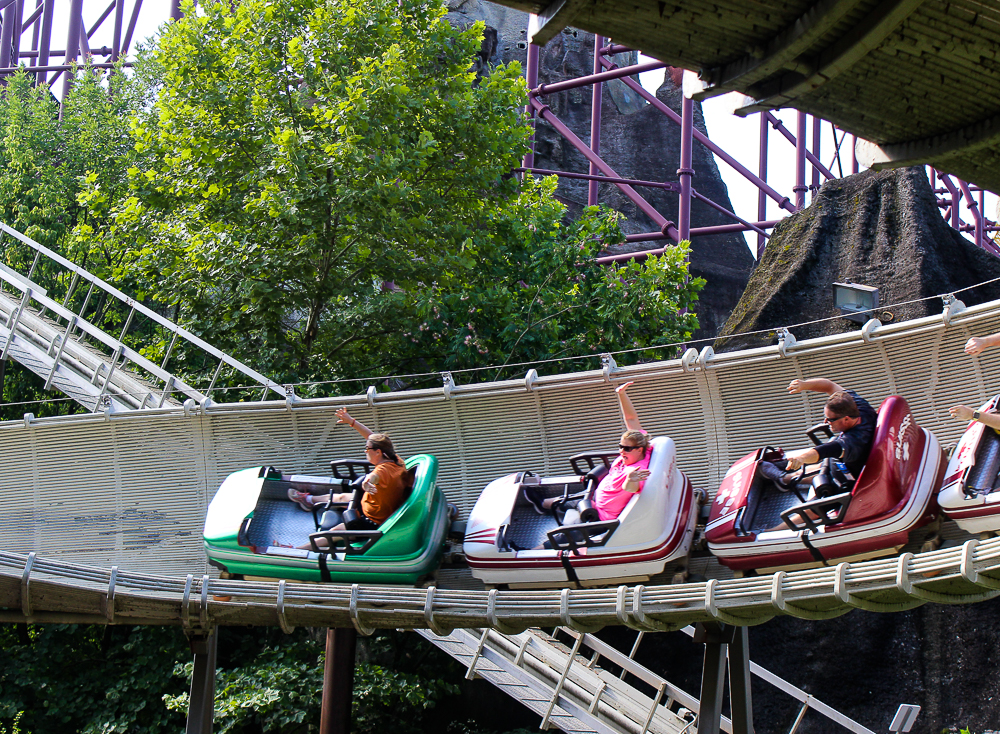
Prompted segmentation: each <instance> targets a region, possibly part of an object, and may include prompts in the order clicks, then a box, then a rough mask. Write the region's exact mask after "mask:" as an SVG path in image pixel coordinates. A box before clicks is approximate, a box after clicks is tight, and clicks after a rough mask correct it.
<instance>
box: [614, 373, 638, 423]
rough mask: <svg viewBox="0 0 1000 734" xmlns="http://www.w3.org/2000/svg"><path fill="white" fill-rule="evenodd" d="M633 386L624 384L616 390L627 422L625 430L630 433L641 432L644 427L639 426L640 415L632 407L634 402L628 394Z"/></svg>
mask: <svg viewBox="0 0 1000 734" xmlns="http://www.w3.org/2000/svg"><path fill="white" fill-rule="evenodd" d="M632 384H634V383H632V382H625V383H622V384H621V385H619V386H618V387H616V388H615V392H616V393H617V394H618V403H619V404H620V405H621V406H622V420H624V421H625V428H626V429H628V430H630V431H641V430H642V426H641V425H640V424H639V414H638V413H636V412H635V406H634V405H632V401H631V400H630V399H629V396H628V393H627V392H626V391H627V390H628V388H629V385H632Z"/></svg>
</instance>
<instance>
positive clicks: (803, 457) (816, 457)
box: [761, 377, 877, 486]
mask: <svg viewBox="0 0 1000 734" xmlns="http://www.w3.org/2000/svg"><path fill="white" fill-rule="evenodd" d="M806 390H811V391H813V392H822V393H826V394H827V395H829V396H830V398H829V399H828V400H827V401H826V405H825V406H823V420H824V421H825V422H826V424H827V425H828V426H830V429H831V430H832V431H834V432H835V433H836V435H835V436H834V437H833V439H831V440H830V441H828V442H827V443H824V444H822V445H820V446H813V447H812V448H808V449H803V450H802V451H796V452H791V453H788V454H785V462H786V463H785V468H784V472H781V470H780V469H778V468H777V467H774V470H777V471H774V470H770V469H769V468H768V467H765V466H764V465H763V464H762V467H761V468H762V470H763V471H764V474H765V476H767V477H768V478H770V479H774V480H775V481H777V482H779V483H780V484H784V485H786V486H788V485H790V484H791V483H792V482H793V481H794V479H793V477H792V476H790V475H791V474H792V473H793V472H796V471H797V470H798V469H800V468H801V467H802V466H804V465H805V464H815V463H817V462H819V461H821V460H822V459H829V458H834V459H839V460H841V461H843V462H844V463H845V464H846V465H847V468H848V470H849V471H850V472H851V474H853V475H854V476H855V477H857V476H858V475H859V474H860V473H861V470H862V469H863V468H864V465H865V462H866V461H867V460H868V454H869V453H871V450H872V441H873V440H874V438H875V422H876V418H877V416H876V413H875V410H874V409H873V408H872V406H871V405H869V404H868V401H867V400H865V399H864V398H863V397H861V396H860V395H858V394H857V393H856V392H854V391H853V390H845V389H844V388H842V387H841V386H840V385H838V384H837V383H836V382H833V381H831V380H827V379H825V378H822V377H816V378H813V379H810V380H792V382H791V383H790V384H789V385H788V392H789V394H791V395H795V394H797V393H800V392H804V391H806ZM764 463H767V462H764ZM772 475H773V476H772Z"/></svg>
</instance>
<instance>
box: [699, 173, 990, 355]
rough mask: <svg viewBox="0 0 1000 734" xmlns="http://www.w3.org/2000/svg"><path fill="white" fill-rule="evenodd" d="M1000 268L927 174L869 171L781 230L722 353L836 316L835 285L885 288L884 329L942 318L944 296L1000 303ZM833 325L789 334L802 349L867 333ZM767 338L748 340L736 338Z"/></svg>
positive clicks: (839, 184)
mask: <svg viewBox="0 0 1000 734" xmlns="http://www.w3.org/2000/svg"><path fill="white" fill-rule="evenodd" d="M998 277H1000V259H997V258H996V257H994V256H993V255H990V254H988V253H986V252H985V251H984V250H982V249H980V248H978V247H976V246H975V244H973V243H972V242H970V241H969V240H968V239H966V238H965V237H963V236H962V235H960V234H959V233H958V232H957V231H955V230H954V229H952V228H951V227H949V226H948V225H947V223H945V221H944V220H943V219H942V218H941V210H940V209H938V207H937V203H936V201H935V198H934V192H933V191H932V190H931V187H930V183H929V182H928V180H927V175H926V173H925V172H924V169H923V168H920V167H916V168H902V169H897V170H891V171H882V172H878V173H876V172H873V171H866V172H864V173H858V174H855V175H854V176H848V177H847V178H842V179H837V180H835V181H829V182H827V183H826V184H824V185H823V187H822V188H821V189H820V190H819V192H818V195H817V196H816V198H815V200H814V201H813V202H812V204H810V205H809V206H808V207H807V208H806V209H804V210H803V211H801V212H799V213H797V214H794V215H792V216H790V217H788V218H786V219H784V220H783V221H782V222H780V223H779V224H778V226H777V227H775V229H774V232H773V234H772V235H771V239H770V240H769V242H768V244H767V248H766V249H765V250H764V255H763V257H761V260H760V264H759V265H758V267H757V269H756V270H755V271H754V273H753V276H752V277H751V278H750V282H749V283H748V284H747V287H746V290H745V292H744V293H743V297H742V298H741V299H740V301H739V303H738V304H737V306H736V308H735V309H734V310H733V314H732V316H731V317H730V319H729V321H727V322H726V324H725V326H724V327H723V329H722V331H721V333H720V339H719V340H718V341H717V342H716V344H715V350H716V351H733V350H736V349H745V348H749V347H758V346H765V345H767V344H774V343H775V333H774V331H773V330H774V329H778V328H781V327H788V326H791V325H793V324H798V323H802V322H807V321H814V320H816V319H825V318H828V317H831V316H836V315H837V314H838V313H839V311H837V310H836V309H835V307H834V302H833V290H832V284H833V283H835V282H845V281H848V280H849V281H851V282H852V283H860V284H862V285H867V286H874V287H876V288H878V289H879V302H880V304H881V306H880V308H879V309H878V310H877V311H876V313H875V315H876V317H877V318H879V319H880V320H882V321H883V322H887V321H902V320H907V319H915V318H920V317H923V316H930V315H932V314H937V313H941V308H942V302H941V300H940V299H937V298H930V299H929V300H922V301H918V302H916V303H908V304H906V305H901V306H895V305H893V304H897V303H903V302H904V301H911V300H913V299H923V298H928V297H931V296H936V295H939V294H947V293H956V292H957V291H961V292H960V293H958V298H959V299H961V300H962V301H964V302H965V303H966V304H967V305H970V306H971V305H973V304H976V303H982V302H984V301H989V300H992V299H996V298H1000V283H991V284H989V285H985V286H980V287H977V288H973V289H971V290H963V289H965V288H968V287H969V286H972V285H975V284H976V283H981V282H983V281H986V280H989V279H992V278H998ZM860 328H861V325H860V324H856V323H852V322H850V321H847V320H845V319H832V320H829V321H823V322H821V323H818V324H809V325H806V326H801V327H796V328H795V329H793V330H792V332H793V334H794V335H795V338H796V339H797V340H799V341H801V340H803V339H810V338H813V337H818V336H826V335H828V334H837V333H842V332H845V331H851V330H857V329H860ZM760 330H769V331H767V332H766V333H763V334H755V335H750V336H729V335H738V334H743V333H747V332H753V331H760Z"/></svg>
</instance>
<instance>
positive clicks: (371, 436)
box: [288, 408, 406, 549]
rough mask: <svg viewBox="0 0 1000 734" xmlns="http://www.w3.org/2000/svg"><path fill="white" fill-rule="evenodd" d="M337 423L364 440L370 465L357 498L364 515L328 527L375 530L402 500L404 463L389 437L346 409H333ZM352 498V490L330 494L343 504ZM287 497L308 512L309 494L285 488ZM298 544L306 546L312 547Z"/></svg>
mask: <svg viewBox="0 0 1000 734" xmlns="http://www.w3.org/2000/svg"><path fill="white" fill-rule="evenodd" d="M337 423H346V424H348V425H349V426H350V427H351V428H353V429H354V430H355V431H357V432H358V433H360V434H361V436H362V437H363V438H364V439H365V458H366V459H367V460H368V463H369V464H371V465H372V467H374V468H373V469H372V471H371V472H369V473H368V474H367V475H366V476H365V478H364V480H362V483H361V487H362V489H364V490H365V493H364V495H363V496H362V498H361V511H362V513H364V516H363V517H362V518H360V519H359V520H357V521H356V522H355V523H352V524H351V527H350V528H346V526H345V525H344V524H343V523H341V524H339V525H336V526H335V527H333V528H331V530H345V529H349V530H375V529H377V528H378V527H379V525H381V524H382V523H384V522H385V521H386V520H388V519H389V516H390V515H392V513H394V512H395V511H396V510H398V509H399V507H400V506H401V505H402V504H403V502H404V500H405V499H406V481H405V478H406V465H405V464H404V463H403V460H402V459H401V458H400V457H399V456H398V455H397V454H396V450H395V448H394V447H393V445H392V439H390V438H389V437H388V436H387V435H386V434H384V433H373V432H372V431H371V429H369V428H368V427H367V426H366V425H365V424H364V423H361V422H359V421H357V420H356V419H354V418H352V417H351V415H350V414H349V413H348V412H347V408H341V409H340V410H338V411H337ZM352 497H353V493H352V492H341V493H338V494H334V495H333V496H332V498H331V501H332V502H335V503H345V502H350V501H351V498H352ZM288 499H290V500H291V501H292V502H295V503H296V504H297V505H298V506H299V507H301V508H302V509H303V510H305V511H307V512H311V511H312V508H313V504H314V498H313V496H312V495H310V494H308V493H306V492H299V491H297V490H294V489H289V490H288ZM323 542H325V541H323ZM300 547H302V548H305V549H310V548H311V547H312V546H310V545H304V546H300Z"/></svg>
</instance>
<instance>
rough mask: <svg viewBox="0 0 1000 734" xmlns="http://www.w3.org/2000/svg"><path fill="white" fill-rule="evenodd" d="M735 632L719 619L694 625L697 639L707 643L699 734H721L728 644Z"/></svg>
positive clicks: (699, 714) (699, 715)
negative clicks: (718, 620) (720, 622)
mask: <svg viewBox="0 0 1000 734" xmlns="http://www.w3.org/2000/svg"><path fill="white" fill-rule="evenodd" d="M733 631H734V628H733V627H727V626H726V625H723V624H719V623H717V622H708V623H705V624H698V625H696V626H695V632H694V641H695V642H703V643H704V644H705V664H704V666H703V667H702V672H701V703H700V705H699V707H698V734H721V731H722V694H723V693H724V692H725V677H726V647H727V646H728V643H729V642H730V641H731V640H732V637H733Z"/></svg>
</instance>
